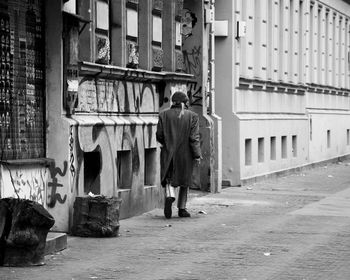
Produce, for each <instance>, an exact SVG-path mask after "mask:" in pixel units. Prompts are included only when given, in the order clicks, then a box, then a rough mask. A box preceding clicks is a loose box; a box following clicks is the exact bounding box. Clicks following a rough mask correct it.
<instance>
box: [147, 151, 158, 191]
mask: <svg viewBox="0 0 350 280" xmlns="http://www.w3.org/2000/svg"><path fill="white" fill-rule="evenodd" d="M156 163H157V149H156V148H151V149H145V185H146V186H153V185H155V183H156V178H157V170H156V167H157V166H156Z"/></svg>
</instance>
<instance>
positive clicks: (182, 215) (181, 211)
mask: <svg viewBox="0 0 350 280" xmlns="http://www.w3.org/2000/svg"><path fill="white" fill-rule="evenodd" d="M179 217H180V218H189V217H191V214H190V213H188V212H187V210H186V209H179Z"/></svg>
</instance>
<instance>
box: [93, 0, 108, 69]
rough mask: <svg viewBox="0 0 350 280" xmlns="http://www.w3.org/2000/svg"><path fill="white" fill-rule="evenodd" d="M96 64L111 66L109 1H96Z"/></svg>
mask: <svg viewBox="0 0 350 280" xmlns="http://www.w3.org/2000/svg"><path fill="white" fill-rule="evenodd" d="M95 12H96V15H95V19H96V23H95V26H96V28H95V44H96V45H95V62H96V63H101V64H109V61H110V43H109V6H108V1H107V2H105V1H101V0H97V1H96V8H95Z"/></svg>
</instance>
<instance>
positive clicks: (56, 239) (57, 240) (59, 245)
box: [45, 232, 67, 255]
mask: <svg viewBox="0 0 350 280" xmlns="http://www.w3.org/2000/svg"><path fill="white" fill-rule="evenodd" d="M66 248H67V234H65V233H61V232H49V233H48V234H47V238H46V246H45V255H51V254H54V253H56V252H59V251H62V250H64V249H66Z"/></svg>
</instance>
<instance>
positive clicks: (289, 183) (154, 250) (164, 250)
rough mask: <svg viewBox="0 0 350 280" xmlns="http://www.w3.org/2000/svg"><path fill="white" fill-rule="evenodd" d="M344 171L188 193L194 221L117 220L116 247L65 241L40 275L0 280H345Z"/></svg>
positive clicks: (347, 182) (349, 275) (348, 177)
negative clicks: (207, 191) (216, 190)
mask: <svg viewBox="0 0 350 280" xmlns="http://www.w3.org/2000/svg"><path fill="white" fill-rule="evenodd" d="M349 206H350V164H349V162H344V163H340V164H329V165H328V166H323V167H317V168H314V169H311V170H307V171H304V172H303V173H298V174H294V175H289V176H286V177H280V178H276V179H271V180H267V181H264V182H260V183H256V184H253V185H249V186H244V187H240V188H237V187H236V188H227V189H224V190H223V191H222V192H221V193H219V194H204V193H200V192H195V191H192V192H191V199H190V202H189V209H190V212H191V213H192V218H190V219H181V218H178V217H177V215H176V209H175V208H174V209H173V210H174V211H173V212H175V213H174V214H175V215H174V217H173V218H172V219H170V220H166V219H165V218H164V217H163V211H162V209H156V210H154V211H151V212H148V213H145V214H144V215H141V216H138V217H133V218H130V219H126V220H121V228H120V234H121V236H120V237H118V238H106V239H97V238H78V237H69V238H68V248H67V249H66V250H63V251H61V252H59V253H57V254H55V255H52V256H48V257H47V262H46V265H45V266H41V267H30V268H7V267H2V268H0V279H1V280H10V279H11V280H12V279H13V280H16V279H35V280H48V279H64V280H65V279H69V280H72V279H75V280H83V279H84V280H85V279H121V280H129V279H135V280H136V279H141V280H158V279H159V280H166V279H168V280H170V279H172V280H177V279H179V280H180V279H181V280H197V279H200V280H202V279H203V280H204V279H208V280H209V279H210V280H211V279H220V280H221V279H230V280H235V279H237V280H267V279H268V280H274V279H276V280H289V279H293V280H294V279H295V280H297V279H298V280H311V279H315V280H316V279H317V280H348V279H350V265H349V264H350V261H349V260H350V242H349V240H350V230H349V229H350V211H349V210H350V207H349Z"/></svg>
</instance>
